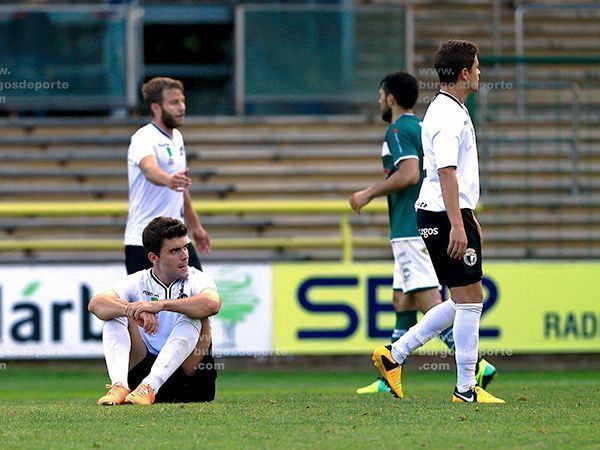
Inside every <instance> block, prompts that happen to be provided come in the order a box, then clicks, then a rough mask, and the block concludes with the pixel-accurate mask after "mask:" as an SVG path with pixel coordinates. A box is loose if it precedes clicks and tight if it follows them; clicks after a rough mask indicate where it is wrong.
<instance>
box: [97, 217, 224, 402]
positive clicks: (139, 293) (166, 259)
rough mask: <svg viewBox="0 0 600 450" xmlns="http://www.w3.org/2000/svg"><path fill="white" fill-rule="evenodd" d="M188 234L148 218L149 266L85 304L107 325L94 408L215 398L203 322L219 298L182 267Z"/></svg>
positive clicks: (168, 221) (174, 223) (203, 278)
mask: <svg viewBox="0 0 600 450" xmlns="http://www.w3.org/2000/svg"><path fill="white" fill-rule="evenodd" d="M187 232H188V230H187V228H186V226H185V225H184V224H183V223H182V222H180V221H179V220H177V219H173V218H169V217H157V218H155V219H154V220H152V221H151V222H150V223H149V224H148V225H147V226H146V228H145V229H144V231H143V243H144V248H145V249H146V251H147V254H148V255H147V257H148V259H149V260H150V261H151V263H152V268H151V269H146V270H142V271H139V272H136V273H134V274H132V275H128V276H127V277H126V278H125V279H123V280H122V281H121V282H119V283H117V284H116V285H115V286H114V287H113V289H111V290H108V291H105V292H102V293H101V294H98V295H96V296H94V297H93V298H92V300H91V301H90V304H89V306H88V309H89V311H90V312H91V313H93V314H94V315H95V316H96V317H98V318H99V319H101V320H104V321H105V323H104V328H103V330H102V344H103V347H104V357H105V359H106V367H107V369H108V375H109V377H110V381H111V384H110V385H108V386H107V387H110V389H109V391H108V393H107V394H106V395H105V396H103V397H101V398H100V399H99V400H98V405H121V404H124V403H130V404H140V405H150V404H152V403H154V402H155V400H156V401H157V402H175V401H176V402H209V401H212V400H213V399H214V397H215V381H216V377H217V374H216V370H215V364H214V359H213V357H212V355H211V344H212V342H211V333H210V323H209V319H208V318H209V317H210V316H212V315H214V314H217V313H218V312H219V309H220V307H221V300H220V298H219V294H218V293H217V288H216V285H215V283H214V281H213V280H212V279H211V278H210V277H209V276H208V275H206V274H205V273H203V272H201V271H199V270H197V269H195V268H193V267H189V266H188V250H187V248H188V247H187V244H188V242H187ZM135 386H137V387H136V388H135V390H133V391H131V390H130V388H133V387H135Z"/></svg>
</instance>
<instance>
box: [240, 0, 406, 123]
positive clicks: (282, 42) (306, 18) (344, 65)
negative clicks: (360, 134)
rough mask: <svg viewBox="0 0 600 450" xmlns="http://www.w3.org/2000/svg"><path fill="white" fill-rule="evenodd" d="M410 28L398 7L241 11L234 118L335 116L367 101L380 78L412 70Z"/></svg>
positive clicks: (245, 7)
mask: <svg viewBox="0 0 600 450" xmlns="http://www.w3.org/2000/svg"><path fill="white" fill-rule="evenodd" d="M413 22H414V21H413V19H412V12H411V10H410V9H409V8H408V9H407V8H406V7H403V6H393V7H371V6H352V5H346V6H344V5H282V4H277V5H241V6H238V8H237V10H236V26H235V29H236V63H235V73H236V112H237V113H238V114H243V113H257V112H258V113H273V112H279V111H280V109H278V108H280V107H282V106H285V111H286V112H288V113H290V112H292V113H293V112H314V113H332V112H339V111H338V110H336V109H335V108H336V107H339V105H340V104H341V105H343V106H342V107H343V108H347V107H348V104H352V103H361V102H367V101H372V100H373V98H374V97H375V96H376V92H373V86H377V84H378V82H379V81H380V79H381V74H382V73H388V72H390V71H394V70H400V69H407V68H408V69H410V67H411V65H412V59H411V57H412V55H413V54H414V49H413V48H412V42H413V39H412V32H413V29H412V24H413ZM294 108H296V109H294ZM300 108H301V109H300Z"/></svg>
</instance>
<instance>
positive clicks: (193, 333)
mask: <svg viewBox="0 0 600 450" xmlns="http://www.w3.org/2000/svg"><path fill="white" fill-rule="evenodd" d="M201 329H202V325H201V324H200V321H199V320H194V319H190V318H189V317H187V316H183V315H182V316H181V317H180V318H179V319H178V320H177V322H176V323H175V326H174V327H173V331H171V334H170V335H169V338H168V339H167V342H165V345H164V346H163V348H162V349H161V350H160V352H159V353H158V357H157V358H156V361H154V364H153V365H152V369H151V370H150V373H149V374H148V376H146V378H144V379H143V380H142V382H141V383H140V384H149V385H150V386H152V388H153V389H154V392H155V393H156V392H158V390H159V389H160V387H161V386H162V385H163V384H164V382H165V381H167V380H168V379H169V377H170V376H171V375H173V372H175V371H176V370H177V368H178V367H179V366H181V364H182V363H183V362H184V361H185V360H186V358H187V357H188V356H190V354H191V353H192V351H193V350H194V348H195V347H196V344H197V343H198V338H199V337H200V330H201Z"/></svg>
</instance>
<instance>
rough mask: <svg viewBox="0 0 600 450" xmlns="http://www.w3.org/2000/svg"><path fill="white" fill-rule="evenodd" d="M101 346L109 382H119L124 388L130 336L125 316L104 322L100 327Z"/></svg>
mask: <svg viewBox="0 0 600 450" xmlns="http://www.w3.org/2000/svg"><path fill="white" fill-rule="evenodd" d="M102 348H103V349H104V359H105V360H106V368H107V369H108V377H109V378H110V382H111V384H115V383H121V384H122V385H123V386H125V387H126V388H129V385H128V384H127V373H128V372H129V352H130V350H131V337H130V336H129V329H128V328H127V318H126V317H116V318H114V319H111V320H107V321H106V322H104V326H103V327H102Z"/></svg>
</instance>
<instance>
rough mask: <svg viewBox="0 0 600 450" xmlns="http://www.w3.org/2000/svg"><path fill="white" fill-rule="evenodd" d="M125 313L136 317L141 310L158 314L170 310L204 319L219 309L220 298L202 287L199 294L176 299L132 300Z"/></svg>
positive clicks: (213, 291)
mask: <svg viewBox="0 0 600 450" xmlns="http://www.w3.org/2000/svg"><path fill="white" fill-rule="evenodd" d="M126 309H127V315H129V316H133V317H134V318H136V319H137V318H138V317H139V315H140V314H141V313H142V312H150V313H154V314H158V313H159V312H160V311H172V312H177V313H180V314H184V315H186V316H188V317H189V318H191V319H204V318H206V317H210V316H214V315H215V314H217V313H218V312H219V310H220V309H221V298H220V297H219V294H218V293H217V291H215V290H214V289H211V288H206V289H203V290H202V291H201V292H200V293H199V294H196V295H192V296H190V297H186V298H182V299H176V300H157V301H154V302H134V303H130V304H129V305H127V308H126Z"/></svg>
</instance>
